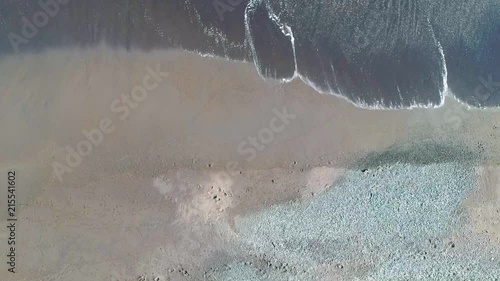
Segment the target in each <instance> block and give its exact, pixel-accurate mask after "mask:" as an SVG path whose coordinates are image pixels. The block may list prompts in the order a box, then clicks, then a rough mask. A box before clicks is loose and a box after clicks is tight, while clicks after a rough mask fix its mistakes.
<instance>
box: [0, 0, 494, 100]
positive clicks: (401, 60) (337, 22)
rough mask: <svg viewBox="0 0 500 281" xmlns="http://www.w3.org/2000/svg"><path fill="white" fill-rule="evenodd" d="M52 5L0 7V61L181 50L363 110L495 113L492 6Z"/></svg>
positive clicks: (97, 0)
mask: <svg viewBox="0 0 500 281" xmlns="http://www.w3.org/2000/svg"><path fill="white" fill-rule="evenodd" d="M55 1H56V0H53V1H52V2H51V1H47V0H42V1H41V2H43V3H48V2H50V3H52V4H53V5H49V7H50V8H49V9H48V10H47V9H45V10H44V9H43V8H42V7H41V6H40V4H39V3H38V1H29V0H19V1H8V0H2V1H1V2H0V3H1V4H0V16H1V18H0V24H1V25H0V26H1V29H0V37H1V38H2V39H1V40H0V52H1V53H2V54H3V55H8V54H13V53H16V52H19V53H24V52H38V51H41V50H45V49H48V48H55V47H71V46H94V45H97V44H100V43H102V42H106V43H107V44H109V45H110V46H112V47H119V48H127V49H142V50H152V49H168V48H182V49H186V50H192V51H197V52H200V53H209V54H213V55H216V56H221V57H225V58H231V59H236V60H245V61H253V62H254V64H255V66H256V70H257V71H258V73H259V74H260V75H261V76H262V77H263V78H275V79H280V80H282V81H284V82H286V81H289V80H291V79H298V78H302V80H304V81H305V82H307V83H308V84H310V85H311V86H313V87H314V88H315V89H316V90H318V91H320V92H325V93H332V94H336V95H341V96H342V97H344V98H346V99H348V100H350V101H352V102H354V103H355V104H357V105H359V106H367V107H379V108H380V107H386V108H388V107H390V108H399V107H413V106H439V105H440V104H442V101H443V98H444V95H445V94H448V93H449V91H448V90H450V91H451V93H452V94H453V95H455V96H456V97H457V98H458V99H460V100H461V101H463V102H465V103H468V104H469V105H473V106H478V107H493V106H494V107H496V106H499V105H500V1H498V0H461V1H452V0H434V1H431V0H420V1H416V0H406V1H395V0H392V1H391V0H349V1H347V0H308V1H305V0H302V1H299V0H268V1H257V0H251V1H248V0H245V1H243V0H215V1H213V0H191V1H189V0H183V1H173V0H143V1H139V0H136V1H132V0H114V1H113V0H86V1H78V0H59V1H60V2H55ZM63 2H67V3H63ZM54 3H57V4H55V5H54ZM55 6H57V8H56V7H55ZM40 12H42V13H46V14H47V15H48V16H47V20H46V21H44V18H43V15H40ZM36 15H38V19H37V20H38V21H36V20H35V18H37V17H36ZM23 18H24V20H23ZM26 21H29V22H30V23H31V24H33V26H34V27H35V29H36V32H30V31H33V30H29V28H28V29H27V28H26V25H27V24H26ZM37 23H38V24H37ZM23 27H25V28H24V29H25V30H24V32H23ZM13 34H15V35H13ZM14 37H15V39H13V38H14Z"/></svg>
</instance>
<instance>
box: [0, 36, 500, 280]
mask: <svg viewBox="0 0 500 281" xmlns="http://www.w3.org/2000/svg"><path fill="white" fill-rule="evenodd" d="M0 100H1V101H2V102H1V103H0V107H1V108H0V114H1V116H2V118H1V119H0V128H2V134H3V137H2V138H1V140H0V141H1V143H0V155H2V158H1V159H0V170H2V171H3V172H2V174H5V173H6V172H7V171H11V170H15V171H16V172H17V178H18V183H17V186H18V188H17V194H18V201H17V202H18V203H17V204H18V209H17V218H18V221H19V223H18V230H17V240H18V243H19V245H20V246H19V247H18V248H19V250H18V259H19V262H18V267H19V272H18V273H16V278H17V279H15V280H54V281H55V280H75V281H76V280H162V281H163V280H236V279H231V277H230V275H231V274H232V273H231V274H229V273H228V274H226V275H224V274H225V273H224V274H223V273H221V272H231V270H233V269H234V270H240V269H235V268H237V267H236V266H234V263H235V262H237V261H241V262H242V263H243V265H244V267H243V268H244V269H241V270H243V271H245V270H247V267H246V266H249V267H252V266H253V267H255V268H258V269H260V270H264V271H265V270H268V271H269V270H270V271H272V270H274V271H273V272H274V273H273V272H271V273H269V272H265V274H269V276H270V277H268V278H269V279H265V280H277V279H279V278H281V277H284V276H285V277H289V276H300V274H301V273H300V272H302V271H301V270H302V268H301V267H300V266H304V267H308V268H310V269H311V270H310V271H308V272H307V274H313V275H315V276H316V277H317V278H319V279H318V280H353V279H350V278H351V277H352V275H351V274H352V272H356V273H360V274H361V275H360V276H365V277H366V278H368V277H369V274H368V275H367V274H365V273H363V272H370V268H372V267H375V268H377V267H376V266H374V265H373V264H371V265H370V264H364V263H360V264H356V263H355V262H352V263H349V262H346V263H343V264H341V265H338V262H336V261H334V260H336V259H340V258H338V257H335V258H331V259H330V258H328V259H330V260H328V259H327V258H326V256H328V255H327V254H325V255H323V256H321V257H322V258H324V260H323V259H322V258H313V257H312V256H313V255H311V260H314V262H313V261H310V264H309V263H308V262H306V261H302V260H293V258H292V256H293V255H292V256H290V261H283V258H282V255H285V253H288V252H286V251H282V252H279V250H276V251H277V252H273V251H274V250H273V251H267V250H262V249H263V248H262V247H260V246H259V247H260V248H259V247H257V246H255V247H256V248H254V249H251V250H248V248H247V247H250V246H249V245H259V243H261V242H258V241H257V240H254V238H252V239H250V238H249V237H253V236H251V235H253V234H249V233H247V232H245V231H246V230H245V229H246V228H245V227H246V226H247V225H251V224H250V221H251V220H252V218H253V216H254V215H256V216H260V215H262V214H263V213H266V212H273V210H275V209H273V208H278V210H276V212H278V213H279V212H284V214H285V216H284V217H283V218H285V217H286V214H289V215H290V216H291V214H292V213H288V211H283V210H281V209H279V208H280V207H276V206H288V205H289V204H291V206H292V207H290V208H295V207H297V206H307V204H311V206H313V207H311V208H315V207H314V206H316V205H315V204H320V203H315V202H318V201H316V200H320V201H321V200H326V199H324V198H329V197H328V196H330V194H331V192H333V191H332V190H334V189H336V188H342V186H343V184H342V183H341V184H339V186H338V187H336V183H339V182H345V179H350V177H351V173H361V174H363V173H365V174H366V173H370V172H371V171H372V169H373V170H374V171H376V173H379V174H377V175H380V179H386V175H385V174H383V173H385V171H378V170H377V169H376V168H372V167H368V168H366V169H361V170H363V171H361V172H360V170H359V167H358V166H357V165H356V163H359V161H360V160H362V159H365V158H366V157H370V155H373V154H374V153H381V152H384V151H387V150H390V149H392V148H394V147H401V146H411V145H413V144H419V143H423V142H425V143H437V144H445V145H446V146H450V147H452V148H453V149H455V148H456V147H458V148H459V149H462V150H467V151H469V150H470V151H471V152H470V153H471V155H476V156H477V157H476V156H474V157H472V158H473V159H468V160H470V162H464V163H465V164H464V165H468V166H467V169H468V168H470V173H471V174H470V175H469V174H467V175H465V174H466V172H461V173H462V174H463V175H464V180H463V182H469V181H470V189H469V187H467V188H464V191H463V194H462V193H460V196H462V197H460V199H456V200H457V201H456V204H455V203H454V204H455V205H453V206H455V207H453V210H455V209H463V214H465V216H466V217H467V218H466V219H464V220H465V221H464V222H463V225H464V226H463V227H460V228H459V229H460V230H457V231H455V232H454V231H451V232H446V233H447V234H449V233H452V234H450V235H449V237H447V238H446V239H452V238H450V237H455V236H456V235H458V236H460V235H462V234H463V233H469V232H470V233H474V235H477V237H479V238H477V241H483V240H484V241H486V242H484V243H483V242H481V243H483V244H481V245H483V246H484V247H485V248H486V249H488V251H490V250H491V252H495V251H498V249H499V248H498V247H500V224H499V210H500V209H499V207H498V206H500V205H499V200H500V196H499V194H500V183H499V180H498V175H499V173H500V167H499V166H498V163H500V158H499V156H498V155H499V154H498V153H497V152H498V151H499V148H500V145H499V144H500V142H498V139H497V136H499V135H500V133H499V131H498V129H497V124H499V122H498V121H500V114H498V113H497V112H496V111H495V110H493V109H492V110H486V111H481V112H479V111H477V110H474V109H467V108H466V107H465V106H463V105H461V104H460V103H459V102H457V101H454V100H453V99H452V98H451V97H447V101H446V103H445V105H444V106H443V107H441V108H438V109H432V110H426V109H413V110H366V109H361V108H357V107H355V106H354V105H352V104H351V103H349V102H348V101H346V100H344V99H342V98H339V97H336V96H333V95H321V94H319V93H317V92H316V91H314V89H312V88H311V87H309V86H307V85H306V84H304V83H303V82H302V81H300V80H299V79H296V80H294V81H292V82H290V83H287V84H281V83H279V82H277V81H264V80H262V79H261V78H260V77H259V76H258V74H257V72H256V70H255V67H254V66H253V64H250V63H242V62H234V61H228V60H224V59H220V58H213V57H201V56H199V55H198V54H195V53H189V52H186V51H174V50H172V51H153V52H149V53H145V52H141V51H120V50H112V49H110V48H107V47H104V46H102V47H99V48H93V49H76V48H75V49H62V50H50V51H46V52H43V53H39V54H24V55H11V56H5V57H3V58H2V59H1V60H0ZM443 155H445V156H446V155H448V154H446V153H444V154H443ZM450 155H451V156H450V158H449V159H448V158H446V157H441V158H439V159H429V158H426V159H427V160H425V161H427V162H425V161H423V163H420V162H419V163H417V164H418V165H417V164H415V165H417V166H418V167H423V168H422V169H424V170H422V173H424V172H425V173H426V175H427V174H428V175H432V173H433V171H438V170H439V171H441V170H440V169H443V171H446V169H451V168H449V167H448V166H446V165H451V166H453V165H454V158H453V155H456V154H454V153H452V154H450ZM455 160H456V161H457V162H463V161H462V160H463V159H461V158H459V156H457V158H456V159H455ZM399 162H401V163H399ZM400 164H401V165H403V164H404V165H406V164H408V165H410V164H412V165H413V163H412V161H411V159H400V160H397V161H393V163H390V162H386V163H382V164H381V166H383V167H385V166H384V165H389V166H390V167H393V166H394V167H396V168H397V169H399V168H400V167H399V166H397V165H400ZM391 165H392V166H391ZM404 165H403V166H404ZM433 165H434V166H433ZM457 165H458V164H457ZM461 165H462V164H461ZM389 166H388V167H389ZM451 166H450V167H451ZM426 167H427V168H429V167H432V169H431V168H429V171H428V170H425V169H426ZM453 167H454V166H453ZM460 167H462V166H460ZM396 168H395V169H396ZM391 169H392V168H387V169H386V170H387V171H391V173H392V170H391ZM401 169H406V166H404V167H401ZM457 169H458V168H457ZM460 169H462V168H460ZM463 169H464V170H463V171H466V170H467V169H466V168H463ZM395 171H396V170H395ZM460 171H462V170H460ZM467 171H469V170H467ZM394 173H396V172H394ZM467 173H468V172H467ZM373 177H374V178H375V174H374V175H373ZM393 178H395V176H394V177H392V176H387V179H393ZM442 178H446V177H442ZM404 180H407V179H403V181H404ZM443 182H444V180H443ZM359 184H360V186H362V185H363V184H364V183H359ZM416 185H418V184H416ZM457 185H459V183H457ZM422 186H424V184H423V185H422ZM345 190H350V189H349V188H345ZM4 192H6V188H2V191H1V192H0V206H2V210H3V209H4V208H3V207H4V206H6V200H7V199H6V198H7V196H6V195H5V194H3V193H4ZM338 192H341V191H338ZM436 192H437V193H436V194H437V195H439V194H440V193H439V192H438V191H436ZM450 192H451V191H450ZM417 193H418V192H417V191H415V194H417ZM360 194H363V192H362V191H360ZM418 194H420V193H418ZM450 196H451V195H450ZM457 196H458V195H457ZM436 197H439V196H436ZM349 198H350V197H349ZM429 198H431V199H429V200H433V199H432V198H433V197H429ZM453 198H454V197H453ZM457 198H458V197H457ZM422 200H423V199H422ZM450 200H451V199H450ZM450 202H451V201H450ZM453 202H455V201H453ZM347 205H348V204H346V206H347ZM445 205H446V204H444V203H443V206H445ZM446 206H447V205H446ZM457 206H458V207H457ZM283 208H285V207H283ZM297 208H298V207H297ZM304 208H306V207H304ZM318 208H319V207H318ZM450 208H451V207H450ZM306 209H307V208H306ZM361 209H362V208H361ZM443 209H445V207H443ZM287 210H288V209H287ZM348 211H349V212H356V210H354V209H353V210H351V209H349V210H348ZM297 212H298V211H297ZM304 213H306V211H304ZM279 214H281V213H279ZM453 214H455V213H453ZM423 215H425V214H424V213H422V216H423ZM269 216H270V217H272V215H269ZM276 216H278V215H276ZM278 217H279V216H278ZM451 217H453V216H451ZM457 217H459V216H458V215H457ZM1 218H2V219H4V220H5V219H7V213H6V212H1ZM417 218H419V217H417ZM403 219H404V217H403ZM283 220H285V219H283ZM450 220H451V219H450ZM274 222H275V225H280V224H279V222H278V221H274ZM450 224H451V223H450ZM269 225H274V223H269ZM313 225H315V224H314V223H312V222H311V226H313ZM339 227H340V226H339ZM450 227H451V226H450ZM298 228H299V227H298ZM311 228H312V227H311ZM444 228H445V227H443V229H444ZM255 229H258V227H256V228H255ZM284 229H286V226H283V232H284V233H285V232H286V231H285V230H284ZM346 229H347V228H346ZM311 231H312V230H311ZM443 231H444V230H443ZM311 233H316V232H313V231H312V232H311ZM440 233H441V232H440ZM457 233H459V234H457ZM255 235H257V234H255ZM304 235H305V234H304ZM311 235H312V234H311ZM319 236H321V235H319ZM444 236H446V235H444V234H443V237H444ZM7 237H8V233H7V229H5V228H2V231H1V232H0V241H1V242H0V249H1V252H2V253H5V252H7V249H8V248H7V247H8V245H7V243H6V239H7ZM270 237H271V236H270ZM325 237H328V235H327V234H325ZM460 237H461V236H460ZM246 239H247V240H248V241H250V242H248V243H247V242H245V243H240V242H239V241H247V240H246ZM270 239H271V238H270ZM318 239H319V238H318ZM419 239H420V236H419ZM460 239H461V238H457V241H461V240H460ZM481 239H482V240H481ZM271 240H272V239H271ZM292 240H293V239H292ZM292 240H290V241H292ZM370 241H371V240H370ZM377 241H378V240H377ZM443 241H444V242H443ZM447 241H448V240H444V238H443V239H442V240H440V243H444V244H443V245H445V244H446V245H448V243H449V242H447ZM464 241H465V240H464ZM262 243H264V242H262ZM318 243H319V242H318ZM370 243H372V244H373V245H375V244H376V245H378V244H377V243H379V242H370ZM380 243H381V244H380V245H383V243H382V242H380ZM384 243H385V242H384ZM455 243H456V244H457V248H460V247H461V246H460V242H455ZM478 243H479V242H478ZM368 244H369V243H368ZM370 245H371V244H370ZM454 245H455V244H454ZM464 245H468V244H467V243H466V242H464ZM263 247H264V246H263ZM276 247H277V248H279V246H276ZM283 247H285V248H286V250H287V251H292V252H293V250H291V249H294V247H292V246H289V247H288V246H283ZM453 247H455V246H453ZM464 247H465V246H464ZM277 248H276V249H277ZM460 249H462V250H463V251H464V252H466V251H465V250H464V249H466V247H465V248H460ZM266 251H267V252H266ZM360 251H361V250H360ZM361 252H362V251H361ZM263 253H264V254H263ZM265 253H267V258H268V259H266V258H265V257H264V256H265V255H266V254H265ZM304 253H305V252H304V251H300V250H297V253H295V254H297V255H299V254H300V255H302V254H304ZM263 255H264V256H263ZM457 255H458V254H457ZM249 257H251V258H249ZM342 258H344V257H342ZM488 259H489V257H488ZM327 260H328V261H327ZM345 260H349V259H348V258H345ZM266 262H268V263H272V266H268V265H267V264H266ZM492 262H495V261H492ZM496 262H498V261H496ZM247 263H248V264H247ZM294 263H295V264H294ZM1 264H2V265H1V266H0V267H1V273H0V279H2V280H11V279H4V278H7V277H6V276H8V275H7V274H8V273H6V272H7V271H6V268H7V264H5V263H4V262H2V263H1ZM249 264H252V265H251V266H250V265H249ZM284 264H287V265H286V269H283V270H282V269H280V268H281V267H283V268H285V265H284ZM298 264H300V266H299V265H298ZM318 264H320V265H318ZM228 267H229V268H231V269H227V268H228ZM274 267H276V268H274ZM292 267H293V268H294V269H290V268H292ZM262 268H265V269H262ZM269 268H274V269H269ZM299 268H300V269H299ZM299 271H300V272H299ZM304 271H306V270H304ZM245 272H246V271H245ZM280 272H281V273H280ZM283 272H285V273H283ZM381 272H383V270H382V269H378V273H379V274H382V273H381ZM299 273H300V274H299ZM219 274H220V275H219ZM241 274H243V273H241ZM263 274H264V273H263ZM273 274H274V275H273ZM280 274H283V275H280ZM289 274H290V275H289ZM304 274H306V273H304ZM240 276H243V275H240ZM266 276H267V275H266ZM273 276H274V277H273ZM276 276H278V277H276ZM280 276H281V277H280ZM379 276H389V275H379ZM140 278H143V279H140ZM146 278H148V279H146ZM154 278H160V279H154ZM204 278H205V279H204ZM206 278H208V279H206ZM210 278H212V279H210ZM272 278H277V279H272ZM380 278H382V277H380ZM240 280H247V279H240ZM248 280H251V279H248ZM262 280H264V279H262ZM297 280H299V279H297ZM359 280H371V279H359ZM373 280H381V279H373Z"/></svg>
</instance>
